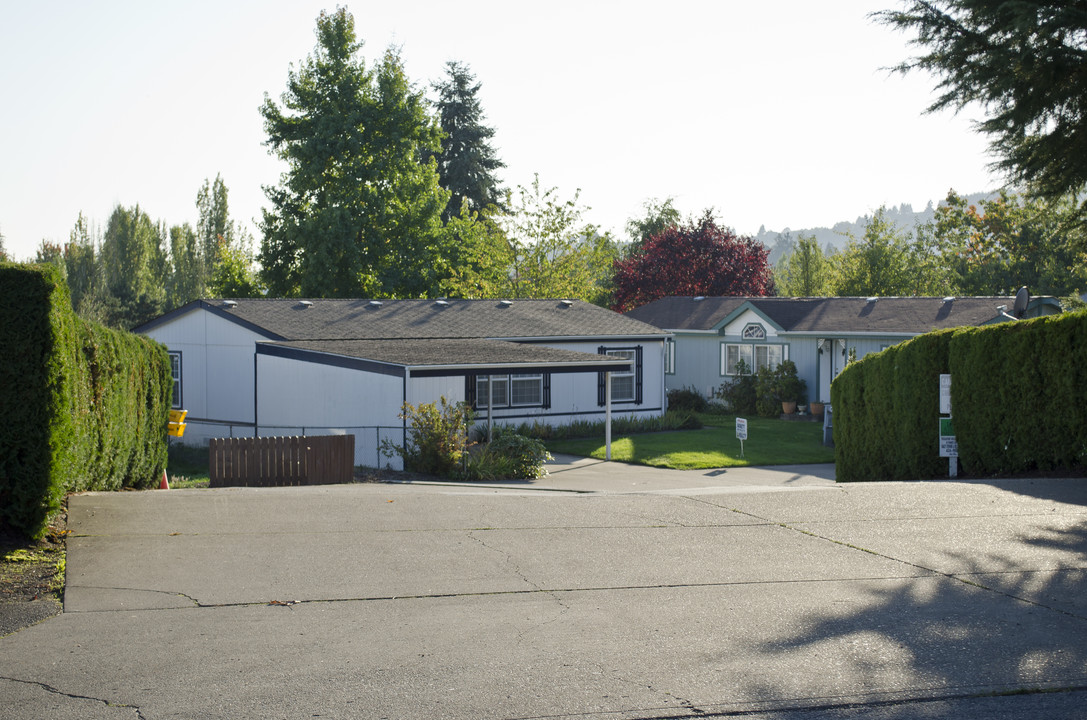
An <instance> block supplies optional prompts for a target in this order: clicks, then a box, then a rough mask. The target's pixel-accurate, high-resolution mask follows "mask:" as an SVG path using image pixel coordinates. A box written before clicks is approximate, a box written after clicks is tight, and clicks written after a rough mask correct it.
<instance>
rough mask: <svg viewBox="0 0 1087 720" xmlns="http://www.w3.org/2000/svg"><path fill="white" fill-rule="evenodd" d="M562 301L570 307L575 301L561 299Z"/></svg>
mask: <svg viewBox="0 0 1087 720" xmlns="http://www.w3.org/2000/svg"><path fill="white" fill-rule="evenodd" d="M560 302H561V303H562V304H563V306H565V307H570V306H571V305H573V304H574V301H573V300H560Z"/></svg>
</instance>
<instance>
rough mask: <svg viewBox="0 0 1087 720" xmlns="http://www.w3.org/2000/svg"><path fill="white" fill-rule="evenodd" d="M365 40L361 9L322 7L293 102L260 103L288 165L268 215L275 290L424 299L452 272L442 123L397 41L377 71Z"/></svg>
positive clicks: (291, 79) (267, 266)
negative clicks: (445, 229)
mask: <svg viewBox="0 0 1087 720" xmlns="http://www.w3.org/2000/svg"><path fill="white" fill-rule="evenodd" d="M361 48H362V43H361V42H360V41H358V40H357V39H356V36H355V22H354V18H353V17H352V16H351V14H350V13H348V12H347V11H346V10H344V9H342V8H340V9H338V10H336V11H335V12H334V13H331V14H329V13H325V12H322V13H321V15H320V17H319V18H318V19H317V45H316V47H315V49H314V51H313V53H312V54H311V55H310V56H308V57H307V58H306V60H305V61H304V62H302V63H301V65H300V67H299V68H298V69H297V70H295V69H292V70H291V71H290V72H289V74H288V80H287V89H286V91H285V92H284V94H283V96H282V105H279V104H277V103H275V102H273V101H272V100H271V99H270V98H268V97H267V96H266V97H265V100H264V104H263V105H262V106H261V115H262V116H263V118H264V128H265V131H266V132H267V133H268V143H267V144H268V146H269V148H270V150H271V152H272V153H273V154H275V155H276V156H277V157H279V158H280V159H281V160H283V161H284V162H285V163H286V165H287V169H286V171H285V172H284V173H283V175H282V176H281V178H280V182H279V184H278V185H276V186H275V187H270V188H266V193H267V195H268V199H269V201H270V203H271V209H270V210H265V211H264V219H263V222H262V223H261V227H262V230H263V234H264V238H263V242H262V245H261V252H260V262H261V265H262V266H263V274H264V279H265V280H266V281H267V284H268V287H269V290H270V292H272V293H273V294H276V295H308V296H315V297H321V296H326V297H352V296H354V297H365V296H371V297H419V296H425V295H427V294H429V293H432V292H435V288H436V287H437V285H438V283H439V281H440V279H441V278H442V277H445V276H447V275H448V263H447V261H446V258H445V253H444V251H445V247H444V243H445V241H446V240H447V236H445V235H443V234H442V232H441V231H442V225H441V218H440V215H441V211H442V209H444V208H445V205H446V201H447V199H448V193H447V192H446V191H444V190H443V189H442V188H441V187H440V186H439V184H438V173H437V170H436V167H435V163H434V162H433V160H431V161H425V160H424V158H426V157H428V156H429V155H430V154H431V153H433V152H436V151H438V149H439V148H440V144H439V137H440V131H439V129H438V126H437V123H436V122H434V120H433V119H432V118H430V117H428V115H427V113H426V105H425V101H424V98H423V96H422V94H421V93H420V92H418V91H416V90H415V89H414V88H413V87H412V85H411V84H410V83H409V82H408V79H407V77H406V75H405V72H404V66H403V63H402V61H401V59H400V57H399V55H398V54H397V52H396V51H395V50H393V49H389V50H388V51H386V53H385V55H384V57H383V59H382V60H381V62H380V63H379V64H378V65H377V67H376V68H375V69H374V70H369V69H367V68H366V65H365V62H364V60H363V59H362V58H361V57H360V51H361Z"/></svg>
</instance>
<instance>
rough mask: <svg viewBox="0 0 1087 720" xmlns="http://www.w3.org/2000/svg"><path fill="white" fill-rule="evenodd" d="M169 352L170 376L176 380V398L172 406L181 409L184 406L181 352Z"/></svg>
mask: <svg viewBox="0 0 1087 720" xmlns="http://www.w3.org/2000/svg"><path fill="white" fill-rule="evenodd" d="M167 354H168V355H169V356H170V377H171V378H172V379H173V381H174V399H173V402H172V404H171V405H170V407H172V408H174V409H175V410H180V409H181V408H182V407H183V405H182V403H181V353H180V352H170V353H167Z"/></svg>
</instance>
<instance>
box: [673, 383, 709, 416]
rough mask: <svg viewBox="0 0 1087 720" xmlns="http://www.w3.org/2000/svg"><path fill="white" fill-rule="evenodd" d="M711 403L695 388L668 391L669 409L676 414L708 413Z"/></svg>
mask: <svg viewBox="0 0 1087 720" xmlns="http://www.w3.org/2000/svg"><path fill="white" fill-rule="evenodd" d="M708 405H709V403H707V402H706V398H704V397H702V394H701V393H699V392H698V391H697V390H695V389H694V388H680V389H678V390H669V391H668V409H669V410H674V411H676V412H688V413H700V412H706V409H707V406H708Z"/></svg>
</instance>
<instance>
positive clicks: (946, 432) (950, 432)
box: [940, 374, 959, 477]
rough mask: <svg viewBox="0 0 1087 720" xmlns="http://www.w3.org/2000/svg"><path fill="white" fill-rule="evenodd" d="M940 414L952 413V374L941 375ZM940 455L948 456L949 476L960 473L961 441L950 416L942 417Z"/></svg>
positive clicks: (956, 475)
mask: <svg viewBox="0 0 1087 720" xmlns="http://www.w3.org/2000/svg"><path fill="white" fill-rule="evenodd" d="M940 414H941V415H951V376H950V375H947V374H941V375H940ZM940 457H945V458H947V474H948V476H949V477H958V475H959V442H958V440H957V439H956V438H955V426H954V425H953V424H952V422H951V418H950V417H942V418H940Z"/></svg>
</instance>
